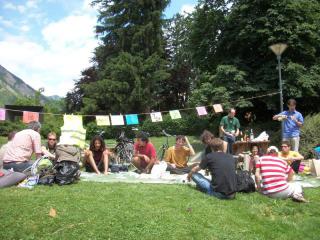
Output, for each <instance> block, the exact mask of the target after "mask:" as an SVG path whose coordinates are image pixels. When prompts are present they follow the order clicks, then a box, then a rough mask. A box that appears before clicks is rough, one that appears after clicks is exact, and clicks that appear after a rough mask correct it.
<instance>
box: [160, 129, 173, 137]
mask: <svg viewBox="0 0 320 240" xmlns="http://www.w3.org/2000/svg"><path fill="white" fill-rule="evenodd" d="M162 133H163V135H165V136H166V137H172V135H170V134H169V133H167V132H166V130H164V129H163V130H162Z"/></svg>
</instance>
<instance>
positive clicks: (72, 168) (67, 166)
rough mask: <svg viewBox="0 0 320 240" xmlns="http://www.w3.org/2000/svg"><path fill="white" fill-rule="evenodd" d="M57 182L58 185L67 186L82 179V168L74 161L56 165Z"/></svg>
mask: <svg viewBox="0 0 320 240" xmlns="http://www.w3.org/2000/svg"><path fill="white" fill-rule="evenodd" d="M55 169H56V176H55V182H56V183H57V184H58V185H60V186H61V185H67V184H71V183H74V182H75V181H77V180H79V179H80V170H79V169H80V166H79V164H78V163H76V162H73V161H62V162H59V163H57V164H56V166H55Z"/></svg>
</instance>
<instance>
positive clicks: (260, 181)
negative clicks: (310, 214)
mask: <svg viewBox="0 0 320 240" xmlns="http://www.w3.org/2000/svg"><path fill="white" fill-rule="evenodd" d="M276 151H277V148H276V147H273V146H272V147H269V148H268V154H267V155H264V156H262V157H261V158H260V159H259V160H258V161H257V162H256V174H255V179H256V184H257V190H258V191H260V192H261V193H262V194H264V195H266V196H268V197H270V198H279V199H286V198H292V199H293V200H295V201H298V202H307V200H306V199H305V198H304V196H303V190H302V187H301V186H300V184H298V183H291V182H290V181H292V178H293V175H294V171H293V170H292V168H291V167H290V166H289V165H288V163H287V162H286V161H285V160H283V159H281V158H280V157H278V153H277V152H276Z"/></svg>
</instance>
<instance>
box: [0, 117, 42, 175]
mask: <svg viewBox="0 0 320 240" xmlns="http://www.w3.org/2000/svg"><path fill="white" fill-rule="evenodd" d="M40 129H41V124H40V123H39V122H37V121H32V122H30V123H29V124H28V129H24V130H22V131H20V132H17V133H16V135H15V136H14V138H13V139H12V141H11V142H10V144H8V147H7V149H6V152H5V154H4V156H3V168H4V169H7V170H9V169H11V168H12V169H13V171H15V172H23V171H25V170H27V169H29V168H30V167H31V166H32V164H33V163H34V162H33V161H31V156H32V154H33V153H34V154H35V157H36V159H39V158H40V157H41V156H42V155H41V154H42V150H41V137H40V134H39V132H40Z"/></svg>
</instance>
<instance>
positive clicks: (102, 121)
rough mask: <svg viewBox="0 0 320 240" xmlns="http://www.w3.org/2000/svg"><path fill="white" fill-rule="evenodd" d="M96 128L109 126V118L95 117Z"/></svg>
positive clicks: (106, 116)
mask: <svg viewBox="0 0 320 240" xmlns="http://www.w3.org/2000/svg"><path fill="white" fill-rule="evenodd" d="M96 122H97V126H110V117H109V116H108V115H105V116H96Z"/></svg>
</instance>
